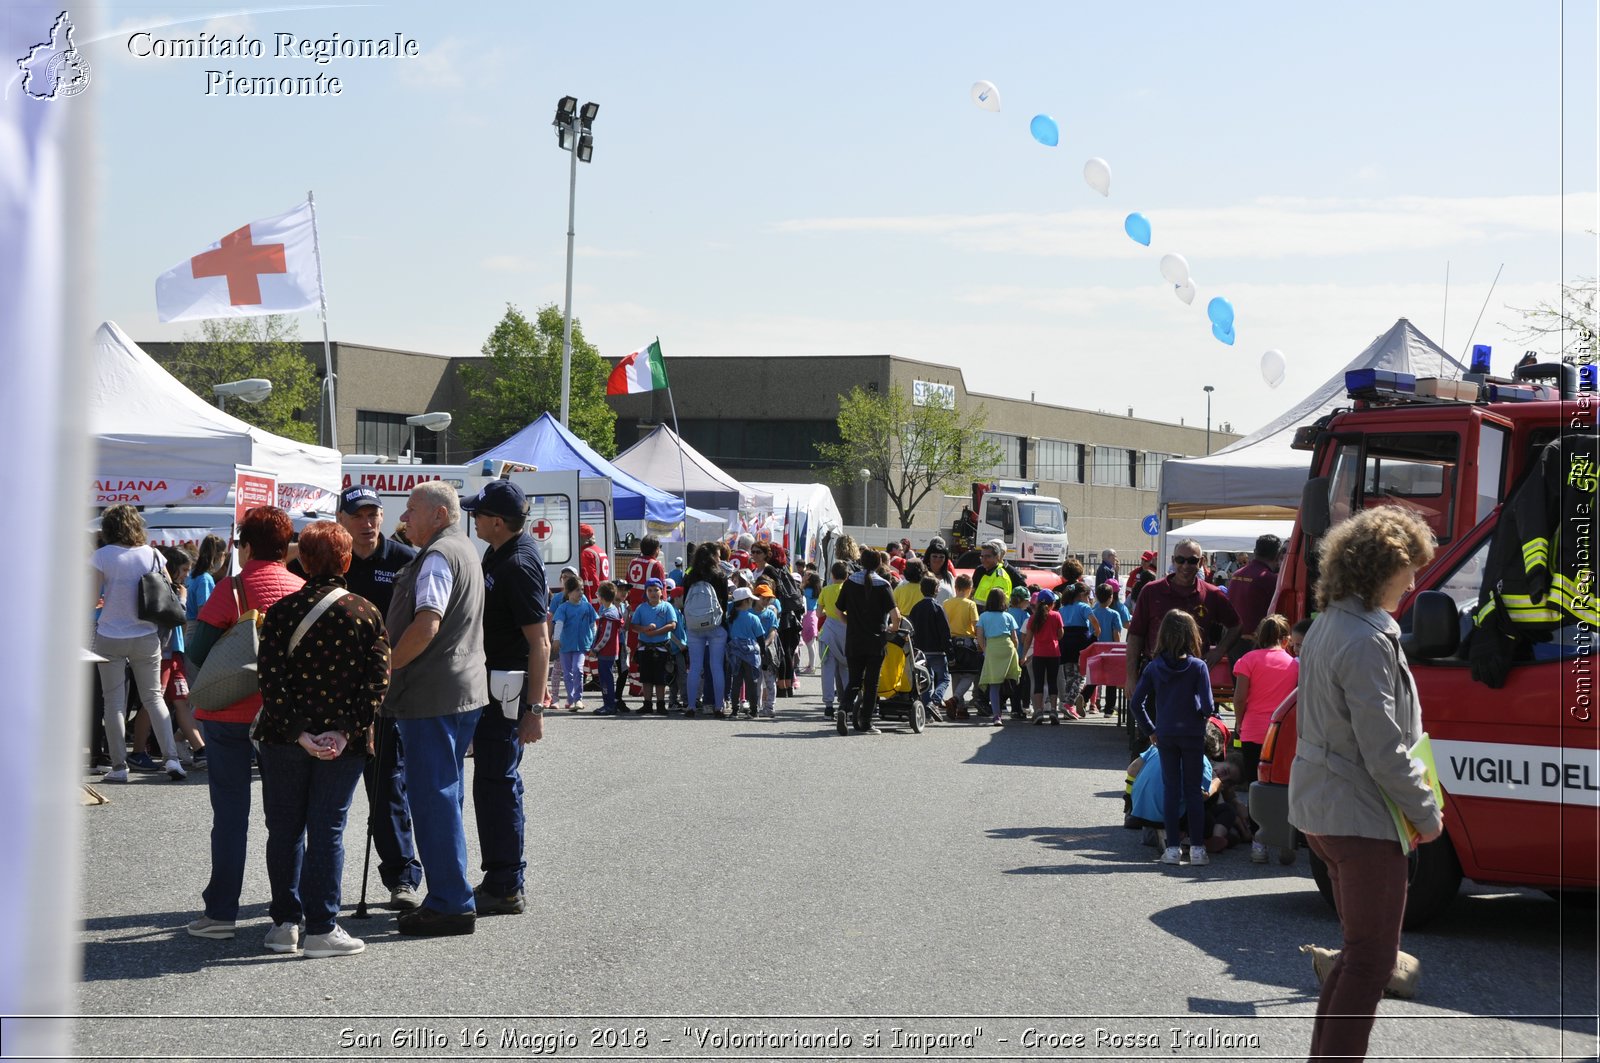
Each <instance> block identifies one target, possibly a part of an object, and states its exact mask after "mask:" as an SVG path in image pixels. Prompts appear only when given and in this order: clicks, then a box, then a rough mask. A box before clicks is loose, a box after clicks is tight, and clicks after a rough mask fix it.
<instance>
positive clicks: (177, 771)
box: [166, 757, 189, 782]
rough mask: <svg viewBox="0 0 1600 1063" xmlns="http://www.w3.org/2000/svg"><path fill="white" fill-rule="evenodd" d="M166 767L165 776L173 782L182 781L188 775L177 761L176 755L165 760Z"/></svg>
mask: <svg viewBox="0 0 1600 1063" xmlns="http://www.w3.org/2000/svg"><path fill="white" fill-rule="evenodd" d="M166 769H167V778H169V779H171V780H172V781H173V782H182V781H183V780H185V779H187V778H188V777H189V773H188V772H186V771H184V770H183V765H182V764H179V763H178V758H177V757H173V758H172V759H171V760H169V761H167V763H166Z"/></svg>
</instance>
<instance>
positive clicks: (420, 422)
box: [405, 413, 450, 465]
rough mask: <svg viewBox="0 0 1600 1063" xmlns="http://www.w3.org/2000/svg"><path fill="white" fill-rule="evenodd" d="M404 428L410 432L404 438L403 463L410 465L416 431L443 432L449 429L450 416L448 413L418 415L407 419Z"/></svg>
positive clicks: (415, 442)
mask: <svg viewBox="0 0 1600 1063" xmlns="http://www.w3.org/2000/svg"><path fill="white" fill-rule="evenodd" d="M406 426H407V427H408V428H409V429H410V432H409V434H408V435H407V438H406V451H405V456H406V461H405V463H406V464H407V465H410V464H412V463H413V459H412V457H411V454H412V452H413V451H414V450H416V448H417V429H419V428H426V429H427V430H428V431H430V432H443V431H444V430H445V429H446V428H449V427H450V415H449V414H448V413H419V414H417V415H415V416H414V417H407V418H406Z"/></svg>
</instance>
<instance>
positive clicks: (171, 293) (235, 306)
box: [156, 200, 322, 321]
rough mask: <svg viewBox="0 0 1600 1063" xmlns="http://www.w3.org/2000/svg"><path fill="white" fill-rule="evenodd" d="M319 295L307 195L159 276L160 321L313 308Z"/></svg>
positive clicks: (291, 311) (235, 231) (312, 230)
mask: <svg viewBox="0 0 1600 1063" xmlns="http://www.w3.org/2000/svg"><path fill="white" fill-rule="evenodd" d="M321 297H322V284H321V271H320V270H319V269H318V268H317V251H316V221H315V216H314V215H313V214H312V212H311V203H310V201H309V200H308V201H307V202H305V203H301V204H300V205H299V206H297V207H295V208H294V209H293V210H290V211H288V212H287V213H284V214H279V215H278V216H277V217H275V218H266V219H264V220H262V221H253V222H251V223H250V224H249V225H245V226H243V227H241V228H238V229H235V230H234V231H233V232H231V233H229V234H228V235H227V236H224V237H223V238H222V239H221V240H218V241H217V242H216V243H214V244H212V245H211V246H210V247H209V248H207V249H206V250H204V251H202V252H200V253H199V254H198V255H195V256H194V257H193V258H186V259H184V260H183V261H182V262H179V263H178V264H177V265H176V266H173V267H172V268H171V269H169V270H167V271H166V272H165V273H163V274H162V275H161V276H159V277H157V278H156V312H157V313H158V314H159V315H160V317H161V320H162V321H192V320H194V319H196V318H206V317H251V316H254V315H257V314H292V313H295V312H297V311H300V310H312V309H315V308H316V307H317V306H318V304H319V303H320V301H321Z"/></svg>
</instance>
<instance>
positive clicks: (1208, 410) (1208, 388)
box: [1205, 384, 1217, 454]
mask: <svg viewBox="0 0 1600 1063" xmlns="http://www.w3.org/2000/svg"><path fill="white" fill-rule="evenodd" d="M1215 390H1217V389H1216V388H1214V387H1212V386H1211V385H1210V384H1207V385H1206V386H1205V392H1206V453H1207V454H1210V453H1211V393H1212V392H1213V391H1215Z"/></svg>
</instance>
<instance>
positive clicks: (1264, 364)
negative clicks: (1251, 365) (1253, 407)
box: [1261, 347, 1289, 388]
mask: <svg viewBox="0 0 1600 1063" xmlns="http://www.w3.org/2000/svg"><path fill="white" fill-rule="evenodd" d="M1288 368H1289V366H1288V363H1287V362H1285V361H1284V358H1283V352H1282V351H1280V350H1278V349H1277V348H1276V347H1274V348H1272V349H1271V350H1269V351H1267V352H1265V353H1264V354H1262V355H1261V379H1262V380H1265V381H1266V382H1267V387H1269V388H1275V387H1277V386H1278V385H1279V384H1281V383H1283V378H1284V376H1285V374H1286V373H1287V372H1288Z"/></svg>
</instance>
